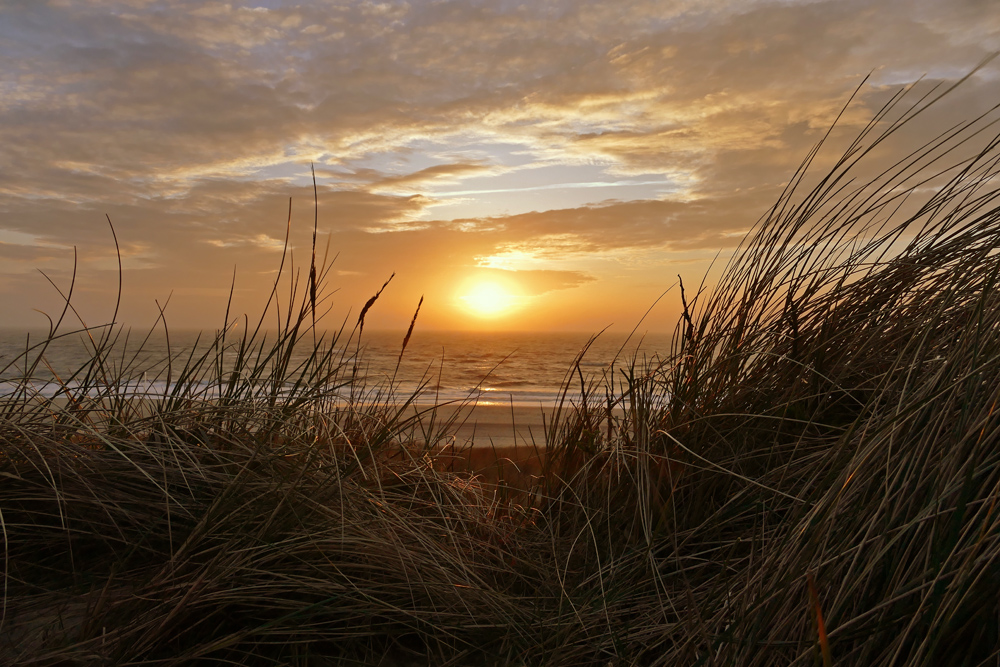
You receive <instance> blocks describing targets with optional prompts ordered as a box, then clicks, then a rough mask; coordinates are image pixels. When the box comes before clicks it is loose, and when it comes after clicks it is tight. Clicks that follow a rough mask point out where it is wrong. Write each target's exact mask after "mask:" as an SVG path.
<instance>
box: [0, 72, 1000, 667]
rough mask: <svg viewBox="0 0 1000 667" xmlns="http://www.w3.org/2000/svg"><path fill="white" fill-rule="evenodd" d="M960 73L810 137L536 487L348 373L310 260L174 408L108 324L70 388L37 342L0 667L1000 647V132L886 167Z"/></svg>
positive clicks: (966, 136) (919, 660)
mask: <svg viewBox="0 0 1000 667" xmlns="http://www.w3.org/2000/svg"><path fill="white" fill-rule="evenodd" d="M941 94H943V93H940V92H939V91H932V92H931V93H929V94H928V95H927V96H925V97H922V98H917V99H915V96H914V94H913V93H912V91H911V92H909V93H900V94H899V95H897V96H895V97H893V98H892V99H891V100H890V101H889V102H888V103H887V104H886V105H885V107H884V108H883V109H881V110H880V111H879V112H878V114H877V115H876V118H875V119H874V120H873V121H872V123H871V125H870V126H869V127H867V128H865V130H864V131H863V132H862V133H861V135H860V136H859V137H858V139H857V141H856V142H855V143H854V144H852V145H851V146H850V147H849V149H848V151H847V152H846V154H845V155H844V156H843V158H842V159H841V160H839V161H837V162H836V163H834V164H833V166H832V167H830V168H829V170H828V171H827V172H826V173H825V174H824V175H822V176H820V177H817V178H814V177H813V176H812V172H813V170H811V169H809V167H810V162H811V161H812V160H813V158H814V156H815V154H811V155H810V157H809V159H808V160H807V162H806V164H805V165H804V166H803V169H802V170H801V171H800V172H799V173H797V174H796V175H795V177H794V178H793V179H792V181H791V183H790V185H789V186H788V188H787V189H786V191H785V193H784V194H783V195H782V197H781V199H780V200H779V201H778V202H777V203H776V205H775V206H774V207H773V208H772V209H771V210H770V211H769V212H768V213H767V214H766V215H765V216H764V217H763V218H762V219H761V221H760V223H759V224H758V225H757V226H756V228H755V229H754V230H753V231H752V232H751V234H750V235H749V236H748V237H747V239H746V241H745V242H744V243H743V245H742V246H741V247H740V249H739V250H738V252H737V253H736V255H735V256H734V258H733V259H732V260H731V262H730V263H729V264H728V266H726V268H725V271H724V273H723V277H722V279H721V281H720V282H719V284H718V286H717V287H715V288H713V289H710V290H704V291H701V292H698V293H692V292H691V290H690V289H688V290H686V291H685V292H684V293H683V295H681V294H678V295H677V296H678V297H679V300H680V298H683V304H684V314H683V316H682V317H681V318H680V321H679V323H678V326H677V330H676V335H675V337H674V346H673V349H672V350H671V351H670V353H669V354H667V355H665V356H664V357H663V358H662V359H659V360H657V361H656V362H655V363H650V362H640V361H638V360H635V359H633V360H624V361H622V362H619V363H618V365H617V369H616V370H615V372H614V374H609V375H608V376H607V377H604V378H589V379H588V378H583V377H582V376H578V375H577V373H576V371H574V372H572V373H570V374H569V375H568V380H567V387H569V386H570V383H571V382H572V383H573V385H572V386H573V387H575V386H576V382H577V379H578V378H579V381H580V382H582V383H583V384H582V387H583V389H584V397H583V399H581V400H576V401H569V400H567V401H566V402H565V403H564V405H563V407H562V409H561V411H560V413H559V417H558V419H556V420H555V421H554V422H553V423H552V424H550V427H549V430H548V432H547V433H546V442H545V443H544V446H543V448H542V450H541V451H540V452H538V454H539V456H537V457H536V458H535V459H534V462H533V465H534V466H535V471H536V472H538V473H539V474H538V475H536V476H529V475H523V476H516V475H515V476H514V477H513V478H510V479H504V480H500V479H497V478H496V477H494V478H486V477H483V476H475V475H473V474H471V473H470V472H468V471H464V467H466V466H463V465H456V463H455V461H456V459H455V458H451V459H448V458H446V457H447V456H452V454H453V453H441V450H440V448H439V447H438V445H439V444H440V443H442V442H444V441H445V440H446V437H447V435H448V429H449V428H451V427H452V424H448V423H443V424H442V423H436V424H435V426H434V427H433V428H428V427H427V424H428V420H417V419H415V418H413V417H410V416H408V415H411V414H412V412H411V411H409V410H408V409H407V408H408V407H410V406H408V403H409V402H410V401H412V397H405V396H404V397H399V396H396V395H394V393H393V392H392V388H391V387H387V386H378V387H366V386H363V385H361V384H359V383H358V381H357V379H356V376H355V370H354V365H355V362H354V361H353V360H352V359H350V358H348V357H346V356H343V355H341V356H337V355H335V354H333V353H332V352H331V351H332V350H334V349H349V348H350V346H349V345H347V344H346V343H347V342H350V340H351V339H352V337H353V336H354V335H355V334H360V329H361V326H362V324H363V322H361V321H359V322H358V326H357V327H356V328H355V330H354V331H347V330H346V329H344V328H342V329H341V331H340V332H338V333H337V334H336V335H334V336H333V339H326V340H324V339H323V338H321V337H319V335H318V334H317V333H316V329H315V322H316V321H317V320H318V319H319V317H320V316H321V315H322V310H323V308H324V307H325V306H324V303H325V298H324V296H323V294H324V292H323V289H322V286H323V284H324V280H325V277H326V275H325V272H324V271H323V270H322V267H323V263H322V262H321V263H319V264H318V265H317V264H316V263H315V260H314V262H313V265H312V267H311V271H310V285H309V289H307V290H302V292H303V293H304V296H303V295H301V294H299V295H298V296H297V293H296V292H295V291H294V289H293V291H292V292H291V293H290V295H289V296H290V298H289V302H290V303H291V304H298V305H297V306H296V307H295V308H291V309H289V310H287V311H286V313H285V319H284V320H283V322H282V325H281V327H280V330H279V332H278V334H277V337H276V338H274V337H273V336H272V338H271V339H268V338H266V337H264V336H263V334H260V333H259V332H258V333H256V334H247V335H244V336H242V337H238V338H236V339H235V340H233V336H232V334H231V333H230V334H229V336H228V337H227V336H226V335H225V334H219V335H218V336H217V337H216V338H215V339H214V340H213V342H212V345H210V346H209V351H208V352H206V353H204V354H203V355H202V356H192V357H190V358H186V359H184V360H178V361H176V362H175V363H174V364H173V365H172V366H171V367H170V368H169V373H170V388H171V389H170V392H169V393H168V396H167V397H166V398H163V399H155V400H154V399H150V400H146V401H135V400H125V399H124V398H122V397H121V396H120V395H118V394H116V392H115V390H114V389H113V388H114V387H115V386H118V385H120V384H121V383H122V382H123V381H125V380H128V379H130V378H131V377H132V373H133V372H134V369H133V368H131V367H130V366H129V364H128V363H127V361H128V360H127V359H126V360H122V359H120V358H118V357H115V356H114V355H113V354H112V351H113V350H115V349H117V347H116V346H115V345H114V342H115V340H114V338H115V336H122V335H124V334H122V333H121V332H120V331H118V332H117V333H116V331H117V330H113V329H111V328H102V329H97V330H90V333H91V334H92V335H93V336H94V338H93V359H92V361H91V362H90V363H88V364H87V365H86V366H85V367H83V368H81V369H80V370H79V371H78V372H77V373H76V374H75V375H74V377H73V378H62V380H63V381H64V382H65V386H66V391H65V392H64V393H63V394H62V395H61V396H58V397H57V398H56V399H47V398H42V397H40V396H37V395H33V394H32V390H31V387H32V385H31V383H30V382H29V381H28V380H27V378H28V377H29V376H31V375H32V373H34V372H35V371H37V370H38V369H40V368H43V367H44V358H45V354H44V353H45V344H44V342H43V343H42V344H41V345H40V346H39V347H37V348H34V349H32V350H29V351H27V352H26V354H25V356H24V357H23V358H22V359H21V360H20V362H19V363H21V364H22V366H25V367H26V368H25V369H24V376H25V378H26V379H25V381H24V382H23V383H22V385H21V390H20V391H18V392H15V393H13V394H9V395H7V396H6V397H4V398H3V400H2V403H0V528H2V539H3V544H2V553H0V557H2V568H3V580H2V583H3V589H2V594H3V605H2V612H0V613H2V625H0V661H2V662H3V663H4V664H9V665H107V664H114V665H173V664H246V665H341V664H344V665H349V664H357V665H362V664H364V665H379V664H381V665H426V664H436V665H437V664H440V665H483V664H494V665H506V664H512V665H522V664H523V665H585V664H594V665H608V664H612V665H619V664H620V665H632V664H634V665H817V664H818V665H831V664H833V665H995V664H998V661H1000V521H998V515H1000V507H998V506H997V499H998V495H1000V411H998V409H997V407H998V406H997V400H998V398H1000V368H998V366H1000V292H998V289H997V286H998V282H1000V253H998V251H997V249H998V248H1000V198H998V193H997V186H996V183H995V177H996V175H997V168H998V167H997V165H998V160H1000V150H998V142H1000V136H998V135H997V134H996V130H995V127H994V126H992V125H991V123H993V122H994V121H995V119H996V118H995V116H994V115H991V114H987V115H985V116H982V117H978V118H975V119H973V120H972V121H970V122H968V123H965V124H962V125H960V126H956V127H952V128H948V129H947V130H946V131H944V132H943V133H942V134H940V135H939V136H934V137H932V138H930V139H928V140H927V141H926V142H925V144H924V146H923V147H922V148H919V149H918V150H916V151H914V152H912V153H910V154H909V155H908V156H907V157H906V158H905V159H903V160H902V161H900V162H898V163H895V164H890V165H889V166H888V167H885V168H881V169H879V170H876V171H871V170H870V169H869V165H870V163H872V162H873V161H874V162H877V159H876V158H878V157H879V156H880V155H881V153H880V149H881V146H882V145H883V144H884V143H886V142H890V141H892V140H894V138H895V137H896V136H897V134H902V133H900V132H899V130H900V129H901V128H904V127H907V126H909V125H911V124H913V123H914V122H916V121H915V119H916V118H917V117H918V116H919V114H920V111H921V110H922V109H924V108H926V106H927V105H929V104H932V103H934V102H936V100H937V98H938V97H939V96H940V95H941ZM807 182H810V183H813V185H809V186H807V185H805V184H806V183H807ZM317 266H318V267H319V269H318V270H317ZM293 284H294V281H293ZM370 305H371V304H369V306H370ZM227 319H228V315H227ZM58 335H61V334H60V333H59V330H58V328H55V329H54V330H53V332H52V334H51V337H55V336H58ZM335 342H336V343H337V345H334V343H335ZM303 346H304V347H305V349H307V350H314V351H315V353H314V354H312V355H311V356H308V361H306V362H305V363H304V364H301V365H299V366H297V367H293V366H292V364H291V361H290V360H291V359H292V358H293V356H292V354H291V351H292V350H293V349H294V348H303ZM295 358H299V357H295ZM32 367H34V369H35V371H33V370H31V368H32ZM576 370H578V369H576ZM166 372H168V371H167V370H164V373H166ZM70 380H72V382H70ZM70 387H73V389H72V390H70ZM205 387H213V389H212V390H211V391H210V392H209V391H207V390H206V389H205ZM345 395H348V396H349V397H353V398H350V399H349V400H345V399H344V398H343V396H345ZM425 416H429V415H425ZM474 458H475V457H472V456H471V455H467V456H466V457H465V458H464V459H459V461H460V462H461V461H472V460H473V459H474ZM467 466H468V467H473V468H474V467H476V465H472V464H467ZM510 469H511V468H509V467H508V468H505V470H508V471H509V470H510ZM502 474H503V473H501V475H502Z"/></svg>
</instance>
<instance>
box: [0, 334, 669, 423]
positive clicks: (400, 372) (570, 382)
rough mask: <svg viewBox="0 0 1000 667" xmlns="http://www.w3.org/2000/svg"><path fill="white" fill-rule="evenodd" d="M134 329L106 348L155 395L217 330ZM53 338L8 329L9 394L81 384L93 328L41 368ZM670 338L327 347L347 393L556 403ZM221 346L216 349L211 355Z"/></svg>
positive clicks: (516, 338) (137, 386) (331, 341)
mask: <svg viewBox="0 0 1000 667" xmlns="http://www.w3.org/2000/svg"><path fill="white" fill-rule="evenodd" d="M127 334H128V335H127V336H126V332H121V333H119V334H118V336H117V339H116V343H115V345H113V346H112V348H111V351H110V352H109V353H108V354H107V355H106V357H105V358H106V359H107V363H108V366H109V369H110V370H112V371H113V372H112V373H111V374H110V375H111V376H112V377H115V378H116V381H117V382H118V383H119V384H120V385H121V386H120V387H117V388H116V390H118V391H121V392H124V393H134V394H137V395H143V396H147V397H149V396H157V395H160V396H162V395H164V394H165V393H167V392H168V391H169V389H170V385H171V384H172V383H173V384H176V382H177V379H178V376H179V374H180V371H181V369H182V368H183V366H184V365H185V363H187V361H188V360H189V359H190V358H197V357H198V356H199V355H201V354H204V353H205V352H207V351H209V350H210V349H211V343H212V342H213V340H214V338H215V334H214V333H208V334H206V333H199V332H194V331H180V332H173V331H172V332H170V335H169V337H168V336H166V335H165V334H163V333H162V332H154V333H152V334H147V333H144V332H143V333H137V332H135V331H133V332H127ZM91 335H93V337H94V339H98V338H99V335H100V332H94V333H92V334H91ZM45 338H46V337H45V336H44V335H43V334H42V333H41V332H31V333H26V332H23V331H0V396H3V395H10V393H11V392H12V391H14V390H15V389H16V388H17V387H18V386H19V385H21V383H23V382H27V383H28V385H29V386H30V388H31V392H32V393H34V394H37V395H40V396H52V395H54V394H56V393H57V392H60V388H61V387H68V388H70V389H73V388H74V387H75V386H79V380H78V379H74V378H73V374H74V373H75V372H77V371H78V370H80V369H81V368H83V367H85V365H86V364H87V363H88V360H90V359H91V358H92V357H93V349H94V343H93V342H92V341H91V338H90V336H88V335H87V334H80V333H74V334H70V335H66V336H63V337H60V338H57V339H55V340H52V341H49V342H48V344H47V345H46V346H45V350H44V357H43V359H41V360H40V361H39V363H37V364H36V365H34V368H33V369H31V368H30V366H31V365H32V363H33V362H34V361H35V360H36V359H37V358H38V356H39V352H40V350H41V348H39V347H34V349H32V346H37V345H38V344H39V343H42V342H43V341H44V340H45ZM238 340H239V337H238V336H235V335H231V336H229V337H228V338H227V347H226V351H225V352H224V354H223V364H224V366H225V368H226V370H227V372H228V371H229V369H231V367H232V366H231V364H232V363H233V361H234V360H235V357H236V353H235V348H234V347H232V345H233V344H234V343H235V342H237V341H238ZM273 341H274V335H273V334H271V335H269V336H267V337H266V338H265V340H264V344H263V349H265V350H268V349H270V346H271V344H272V343H273ZM669 345H670V337H669V336H668V335H664V334H640V333H636V334H633V335H632V336H631V337H629V336H627V335H625V334H610V333H604V334H602V335H599V336H596V337H595V336H594V335H592V334H588V333H540V332H530V333H529V332H524V333H506V332H505V333H499V332H490V333H482V332H421V331H417V332H414V334H413V335H412V337H411V339H410V340H409V342H408V344H407V346H406V348H405V350H403V349H402V347H403V333H402V332H391V331H374V332H369V331H365V332H364V333H363V335H362V336H361V337H360V339H359V338H358V336H356V335H355V336H354V337H350V338H348V337H347V336H340V337H339V338H333V337H330V336H326V337H325V338H324V339H322V340H321V343H320V349H323V350H329V351H330V352H331V354H332V358H333V359H335V360H336V363H337V364H338V365H339V367H340V371H339V372H338V374H337V376H336V378H337V383H338V384H343V386H342V387H340V388H339V389H338V391H339V392H341V393H342V394H343V395H344V396H345V397H346V396H347V395H349V394H350V393H351V392H352V391H354V392H355V393H357V392H359V391H362V392H363V391H369V392H371V391H376V390H378V389H379V388H383V389H384V388H385V387H390V386H391V387H392V391H393V394H394V395H395V396H396V397H397V398H400V397H402V398H408V397H416V399H417V402H420V403H443V402H449V401H466V400H470V399H472V400H474V401H476V402H477V404H479V405H490V404H504V405H506V404H511V405H553V404H555V403H557V402H558V401H559V400H561V399H563V398H569V399H575V398H578V397H579V396H580V394H581V393H582V391H583V389H584V388H585V387H586V388H589V387H591V386H596V387H603V386H604V380H605V379H607V378H609V377H612V376H615V375H618V374H620V370H622V369H626V368H627V367H628V365H629V362H630V360H632V359H638V361H639V365H640V366H643V365H645V364H647V363H654V364H655V363H656V360H658V359H662V358H663V357H665V356H666V353H667V351H668V350H669ZM313 350H314V347H313V344H312V337H311V335H308V336H307V337H306V338H305V339H303V340H302V341H301V343H299V344H298V345H297V346H295V348H293V354H292V356H291V358H290V360H289V367H290V368H292V369H295V368H300V367H301V366H302V364H304V363H305V362H306V360H307V359H308V357H309V355H310V354H312V353H313ZM401 351H402V355H400V353H401ZM215 354H216V353H215V352H209V357H208V358H209V359H214V358H215ZM168 359H170V360H171V361H170V364H169V365H168V363H167V360H168ZM577 364H578V365H579V371H577V370H576V367H577ZM208 368H211V364H209V365H208ZM123 369H124V372H123ZM29 370H30V374H29V373H28V371H29ZM293 375H294V374H293ZM26 376H27V379H25V378H26ZM581 377H582V379H583V382H582V384H581ZM212 379H213V378H212V375H211V374H208V375H207V376H206V377H203V378H201V379H199V380H198V382H202V383H203V384H204V385H205V386H204V387H202V389H201V390H202V391H203V393H201V394H200V395H201V396H203V397H207V398H211V396H212V392H213V387H212V385H213V382H212ZM125 380H127V381H125ZM217 383H218V380H217V379H216V380H215V384H217ZM195 385H197V382H196V383H195ZM195 388H196V390H197V386H196V387H195ZM601 391H603V389H601Z"/></svg>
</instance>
